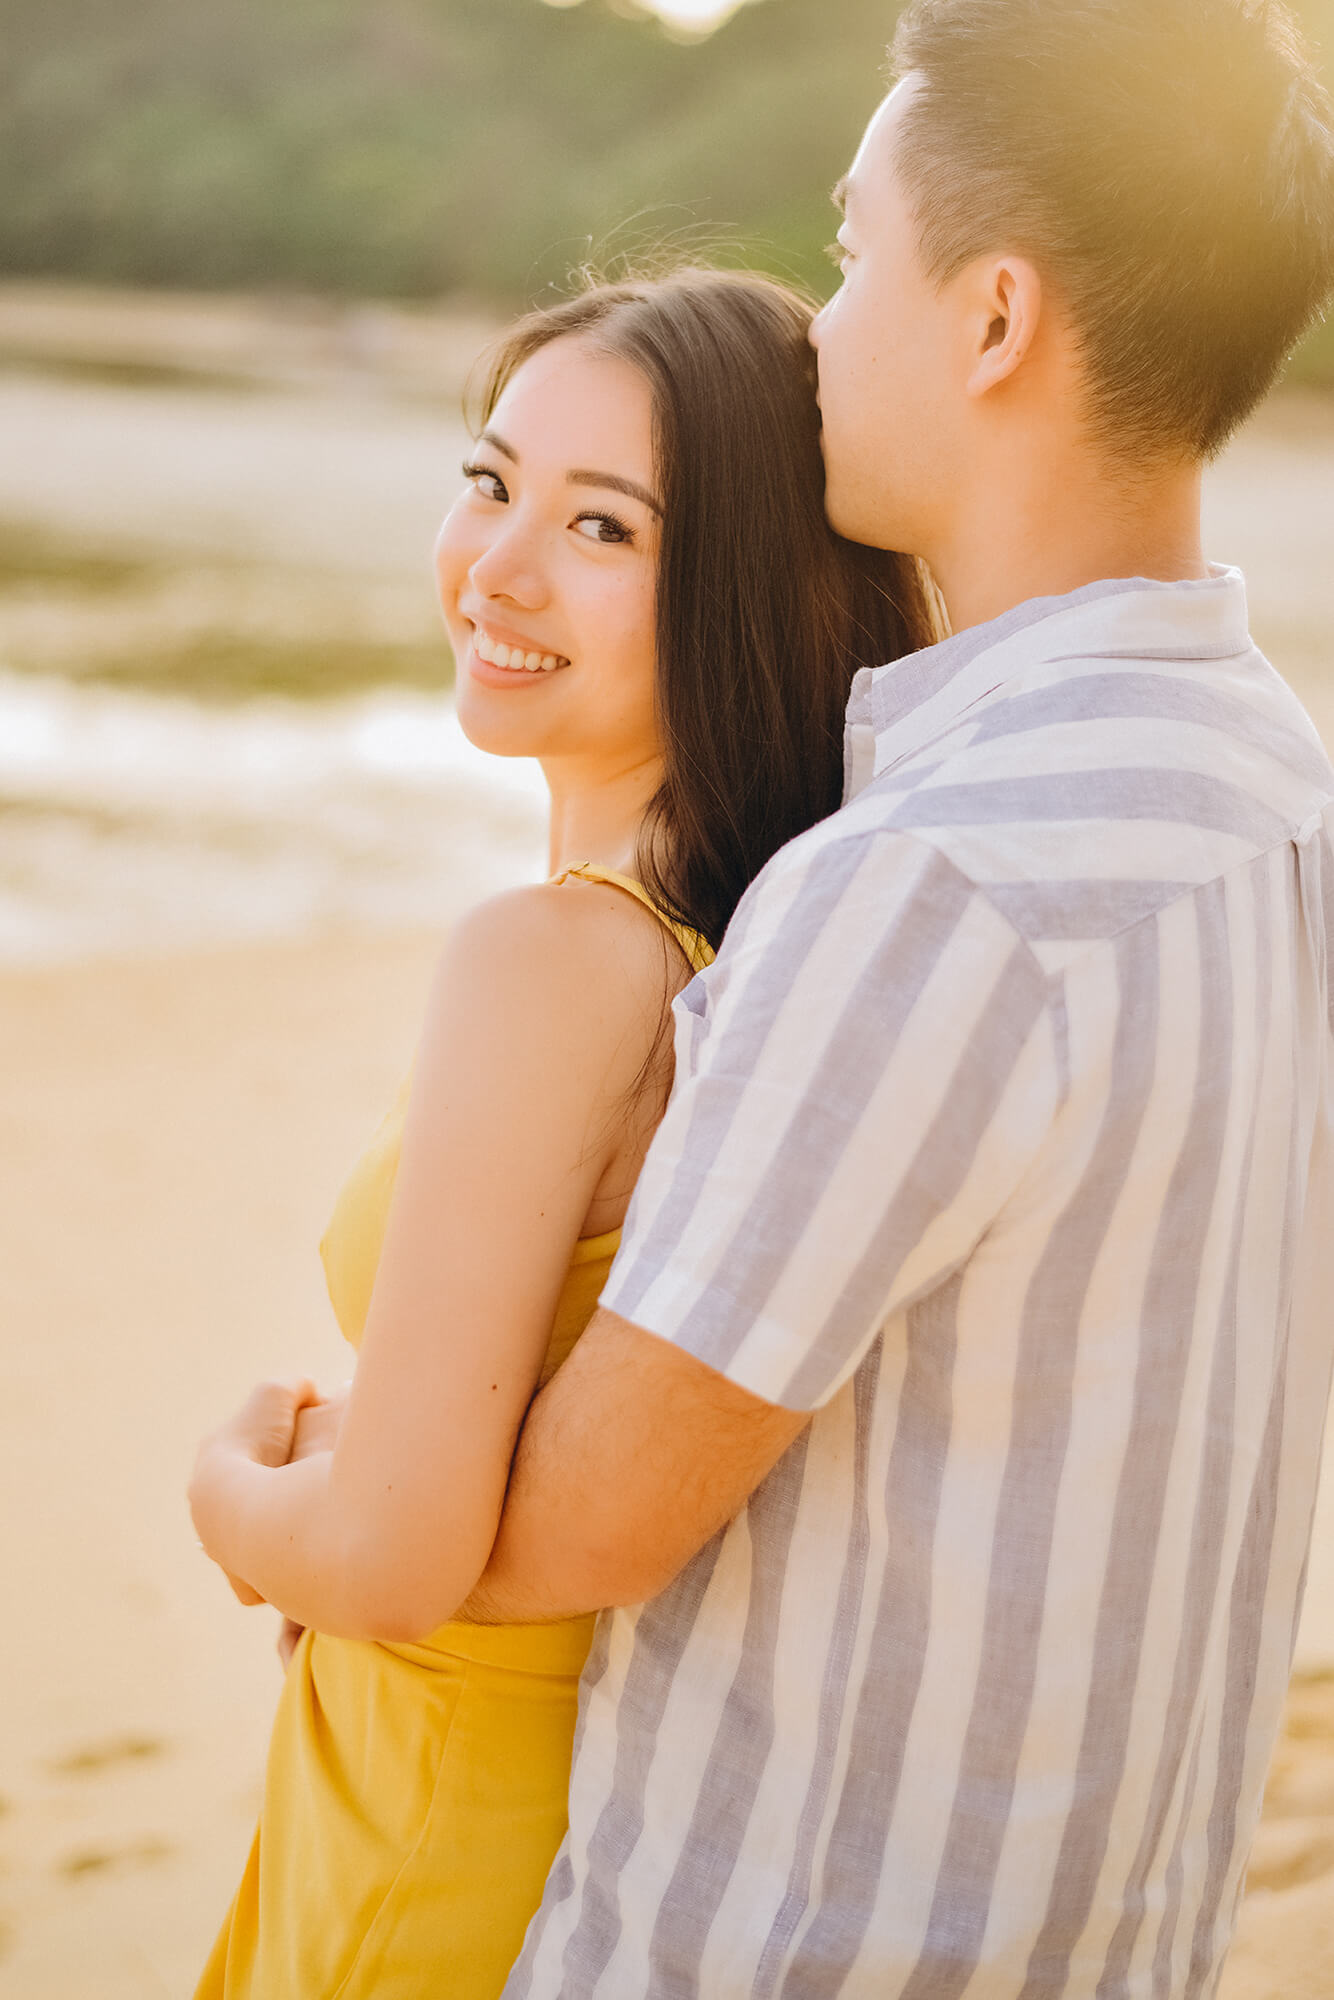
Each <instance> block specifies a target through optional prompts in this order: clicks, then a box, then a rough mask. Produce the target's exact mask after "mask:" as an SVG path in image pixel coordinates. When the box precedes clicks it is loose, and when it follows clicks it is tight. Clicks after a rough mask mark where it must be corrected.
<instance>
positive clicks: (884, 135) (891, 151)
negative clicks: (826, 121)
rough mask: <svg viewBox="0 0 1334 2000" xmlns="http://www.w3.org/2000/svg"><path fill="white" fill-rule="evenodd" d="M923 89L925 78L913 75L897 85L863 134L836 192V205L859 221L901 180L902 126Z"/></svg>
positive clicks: (910, 74)
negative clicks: (899, 147) (898, 155)
mask: <svg viewBox="0 0 1334 2000" xmlns="http://www.w3.org/2000/svg"><path fill="white" fill-rule="evenodd" d="M921 87H922V79H921V78H920V77H919V76H917V75H915V74H913V73H912V72H909V74H908V75H907V76H905V77H904V78H903V79H902V80H901V81H900V82H899V83H896V84H895V86H894V88H893V90H891V91H890V93H889V95H888V97H886V98H885V99H884V101H883V102H882V103H881V104H880V106H879V107H878V109H877V110H876V111H875V113H874V114H873V116H872V118H871V122H870V124H869V125H868V126H867V128H866V130H865V132H864V133H863V134H862V141H861V144H860V145H859V146H858V148H857V153H856V157H855V159H854V160H853V162H852V165H851V166H850V167H849V168H848V171H847V172H846V173H845V174H844V176H843V178H842V180H841V181H839V183H838V185H837V187H835V189H834V191H833V197H832V198H833V202H834V206H835V207H836V208H838V209H839V210H840V211H841V213H842V214H844V215H846V216H847V218H848V220H849V221H851V222H855V221H856V220H857V217H858V214H859V212H861V211H864V210H865V209H866V208H867V207H868V205H869V206H870V207H871V208H875V207H876V206H877V205H878V203H879V202H881V201H883V199H884V196H885V193H886V190H887V188H888V187H890V186H892V185H893V183H894V181H895V180H896V178H897V163H896V158H895V153H896V147H897V144H898V135H899V127H900V126H901V124H902V123H903V120H904V118H905V117H906V115H907V112H908V108H909V104H910V103H911V100H912V99H913V97H915V96H916V94H917V92H918V90H920V89H921Z"/></svg>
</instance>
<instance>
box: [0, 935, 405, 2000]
mask: <svg viewBox="0 0 1334 2000" xmlns="http://www.w3.org/2000/svg"><path fill="white" fill-rule="evenodd" d="M436 948H437V942H436V940H435V939H433V938H431V937H427V936H411V935H410V936H403V937H389V938H386V937H383V936H377V937H375V938H374V939H358V940H356V941H355V942H353V941H350V940H347V939H338V940H329V941H324V942H318V943H313V944H308V945H304V946H302V947H299V948H293V949H280V948H279V949H269V950H264V949H254V948H251V949H247V950H244V951H239V952H235V953H218V954H210V955H205V956H200V957H191V958H180V959H175V960H170V961H159V962H156V963H154V962H146V963H143V964H137V965H136V964H126V965H117V964H104V965H101V966H99V967H97V968H96V969H95V970H87V971H62V972H42V973H10V974H7V975H5V976H4V978H3V979H0V1245H2V1246H3V1247H2V1249H0V1319H2V1320H3V1325H4V1328H5V1352H6V1363H5V1374H6V1385H7V1393H6V1395H5V1397H4V1402H3V1414H2V1416H0V1422H2V1423H3V1433H2V1436H3V1449H0V1518H3V1520H4V1522H5V1532H4V1535H3V1555H2V1557H0V1592H2V1593H3V1601H4V1604H5V1606H6V1644H5V1647H4V1655H3V1658H4V1668H3V1686H2V1688H0V1797H2V1798H3V1804H2V1805H0V1925H2V1926H3V1929H2V1930H0V1994H3V1995H4V1996H5V2000H19V1996H22V2000H157V1996H159V1995H162V1996H166V1995H172V1996H177V1995H182V1994H188V1993H189V1992H190V1991H191V1988H192V1985H193V1979H194V1976H195V1974H196V1973H197V1971H198V1968H199V1964H200V1962H201V1959H202V1955H203V1953H204V1950H205V1948H206V1945H207V1943H208V1942H209V1940H210V1939H211V1936H212V1933H213V1931H214V1929H215V1927H216V1925H217V1923H218V1921H219V1919H220V1917H221V1915H222V1912H223V1910H224V1908H225V1907H226V1903H227V1901H228V1898H229V1896H230V1893H231V1889H232V1887H233V1886H234V1880H235V1877H236V1875H237V1873H238V1871H239V1868H240V1864H241V1861H242V1858H243V1855H244V1851H245V1848H246V1846H247V1845H248V1842H249V1837H250V1829H251V1826H252V1823H253V1816H254V1810H255V1805H256V1800H257V1788H258V1782H259V1773H260V1769H261V1760H262V1754H263V1745H264V1740H265V1736H266V1732H267V1726H268V1719H269V1716H270V1713H271V1711H272V1707H273V1703H274V1700H275V1698H276V1694H277V1689H278V1682H279V1668H278V1663H277V1660H276V1658H275V1657H274V1653H273V1645H272V1630H273V1626H274V1617H273V1614H272V1613H270V1612H268V1611H267V1610H262V1611H259V1612H256V1613H244V1612H242V1611H241V1609H240V1608H239V1606H237V1605H236V1604H235V1602H234V1601H233V1600H232V1598H231V1597H230V1595H229V1593H228V1592H227V1590H226V1587H225V1585H224V1584H223V1583H222V1582H221V1579H220V1578H219V1577H218V1575H217V1573H216V1572H215V1571H214V1570H213V1569H212V1566H211V1565H210V1564H209V1563H208V1562H207V1561H206V1559H205V1558H204V1557H203V1556H202V1555H201V1554H200V1552H199V1550H198V1548H197V1547H196V1544H195V1540H194V1536H193V1533H192V1531H191V1527H190V1522H189V1519H188V1516H187V1513H186V1509H185V1505H184V1501H183V1498H182V1492H183V1485H184V1481H185V1477H186V1474H187V1470H188V1467H189V1464H190V1460H191V1456H192V1451H193V1445H194V1442H195V1440H196V1438H197V1437H198V1435H199V1434H200V1433H201V1432H202V1431H203V1430H204V1429H205V1428H206V1427H207V1426H208V1425H209V1424H210V1423H211V1422H213V1421H215V1420H216V1419H217V1418H218V1417H219V1416H220V1415H221V1414H223V1413H225V1412H226V1410H227V1409H228V1408H230V1407H232V1406H233V1405H235V1404H236V1403H237V1402H238V1401H239V1399H240V1397H241V1396H242V1395H243V1394H244V1392H245V1389H246V1387H247V1386H248V1384H249V1383H250V1382H252V1381H253V1380H256V1379H258V1377H260V1376H261V1375H264V1374H270V1373H274V1372H278V1371H281V1370H282V1369H283V1368H285V1367H290V1368H291V1369H292V1370H293V1371H294V1372H295V1371H296V1370H298V1369H299V1368H301V1367H304V1366H307V1365H309V1366H311V1367H313V1369H314V1370H315V1371H316V1372H317V1373H318V1374H319V1375H320V1377H321V1378H323V1379H327V1380H331V1381H336V1380H339V1379H342V1377H343V1376H345V1375H346V1373H347V1372H348V1368H347V1350H346V1349H345V1348H344V1346H343V1343H342V1341H341V1339H340V1338H339V1336H338V1334H337V1332H336V1329H335V1328H334V1326H333V1322H332V1316H331V1314H330V1312H329V1309H328V1306H327V1304H326V1302H325V1300H324V1297H323V1289H322V1281H321V1274H320V1271H319V1267H318V1262H317V1259H316V1253H315V1245H316V1242H317V1240H318V1237H319V1234H320V1231H321V1229H322V1227H323V1223H324V1220H325V1217H326V1215H327V1211H328V1209H329V1206H330V1204H331V1201H332V1198H333V1195H334V1192H335V1190H336V1188H337V1186H338V1184H339V1181H340V1179H341V1176H342V1174H343V1172H344V1171H345V1169H346V1167H347V1165H348V1164H350V1162H351V1160H352V1159H353V1158H354V1157H355V1155H356V1153H357V1151H358V1150H359V1148H360V1146H361V1145H362V1144H363V1142H364V1140H365V1139H366V1137H367V1136H368V1134H369V1132H370V1130H371V1129H372V1127H373V1125H374V1123H375V1121H376V1120H377V1118H378V1117H379V1115H380V1113H381V1111H382V1110H383V1108H384V1106H385V1104H386V1102H387V1100H388V1098H389V1096H390V1095H391V1093H392V1091H393V1090H394V1088H395V1087H396V1085H397V1082H398V1079H399V1076H400V1074H401V1072H402V1070H403V1069H404V1067H405V1065H406V1063H407V1061H408V1059H409V1055H410V1051H411V1047H412V1042H413V1038H414V1034H415V1028H416V1022H417V1019H418V1016H419V1013H420V1009H421V1004H422V995H423V990H424V987H425V983H426V980H427V976H428V972H429V967H430V964H431V962H432V959H433V956H434V953H435V951H436Z"/></svg>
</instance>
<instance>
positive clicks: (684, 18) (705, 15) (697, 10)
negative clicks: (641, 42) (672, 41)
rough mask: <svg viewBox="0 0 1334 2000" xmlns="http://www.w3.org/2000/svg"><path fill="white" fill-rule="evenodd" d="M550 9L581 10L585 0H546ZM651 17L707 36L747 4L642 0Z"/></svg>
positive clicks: (713, 0) (741, 1) (721, 0)
mask: <svg viewBox="0 0 1334 2000" xmlns="http://www.w3.org/2000/svg"><path fill="white" fill-rule="evenodd" d="M546 4H547V6H548V7H578V6H581V5H582V4H583V0H546ZM642 4H643V5H644V6H645V7H646V8H647V9H648V11H649V12H650V13H654V14H659V15H661V17H662V19H663V20H664V21H666V22H667V23H668V25H669V26H670V27H673V28H685V29H688V30H691V31H692V32H694V33H696V34H701V35H707V34H709V33H710V32H711V30H713V29H714V28H720V27H721V26H722V24H723V22H724V21H725V20H726V19H727V17H728V15H729V14H735V13H736V11H737V9H738V7H741V6H743V5H744V4H745V0H642Z"/></svg>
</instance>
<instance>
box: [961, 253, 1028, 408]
mask: <svg viewBox="0 0 1334 2000" xmlns="http://www.w3.org/2000/svg"><path fill="white" fill-rule="evenodd" d="M975 289H976V299H975V322H974V323H975V329H976V333H975V347H974V353H973V358H972V367H971V369H970V371H969V376H968V383H967V390H968V394H969V395H970V396H986V395H989V394H990V392H991V391H992V390H993V389H998V388H999V387H1000V386H1001V384H1002V383H1005V382H1008V381H1010V380H1011V379H1012V378H1013V377H1014V376H1015V375H1016V374H1017V373H1018V371H1019V370H1020V369H1021V368H1022V367H1023V365H1024V362H1025V361H1026V360H1027V358H1028V356H1029V354H1030V353H1031V352H1032V350H1033V343H1034V341H1035V340H1036V338H1037V331H1038V326H1039V324H1040V322H1041V319H1042V280H1041V278H1040V277H1039V276H1038V273H1037V271H1036V269H1035V268H1034V266H1033V265H1032V264H1030V263H1029V262H1028V260H1027V258H1025V257H1004V258H1000V259H998V260H996V261H995V262H992V263H984V264H979V265H977V266H976V267H975Z"/></svg>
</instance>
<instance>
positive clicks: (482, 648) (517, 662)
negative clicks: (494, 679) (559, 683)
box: [472, 629, 570, 674]
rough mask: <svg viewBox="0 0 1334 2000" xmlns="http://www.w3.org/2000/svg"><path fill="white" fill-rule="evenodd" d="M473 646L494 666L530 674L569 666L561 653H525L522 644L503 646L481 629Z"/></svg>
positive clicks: (483, 658) (475, 637)
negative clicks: (520, 670)
mask: <svg viewBox="0 0 1334 2000" xmlns="http://www.w3.org/2000/svg"><path fill="white" fill-rule="evenodd" d="M472 643H473V646H474V648H475V649H476V653H477V657H478V659H479V660H489V661H490V663H491V665H492V666H493V667H509V668H510V669H511V670H514V669H522V670H523V671H524V672H526V673H530V674H552V673H554V672H555V671H556V668H557V667H568V666H569V664H570V663H569V661H568V660H567V659H565V658H564V656H563V655H562V654H560V653H525V651H524V650H523V647H522V646H503V645H501V644H500V642H499V640H496V639H489V638H488V637H487V635H486V633H485V632H483V631H481V630H480V629H478V630H476V631H474V633H473V641H472Z"/></svg>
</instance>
